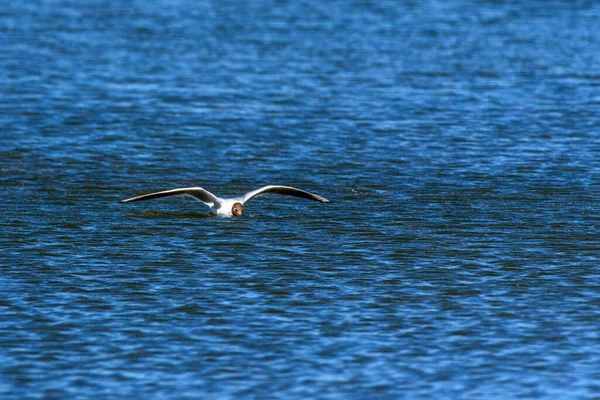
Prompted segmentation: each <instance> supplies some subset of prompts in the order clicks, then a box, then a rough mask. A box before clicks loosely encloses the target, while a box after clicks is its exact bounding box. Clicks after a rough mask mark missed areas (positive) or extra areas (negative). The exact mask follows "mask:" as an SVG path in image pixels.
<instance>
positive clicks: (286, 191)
mask: <svg viewBox="0 0 600 400" xmlns="http://www.w3.org/2000/svg"><path fill="white" fill-rule="evenodd" d="M264 194H282V195H287V196H295V197H301V198H303V199H308V200H315V201H320V202H321V203H330V201H329V200H327V199H326V198H324V197H321V196H318V195H316V194H313V193H310V192H307V191H305V190H300V189H296V188H293V187H291V186H276V185H269V186H264V187H261V188H260V189H256V190H253V191H251V192H248V193H246V194H245V195H244V197H242V204H244V203H246V202H247V201H249V200H251V199H252V198H254V197H256V196H262V195H264Z"/></svg>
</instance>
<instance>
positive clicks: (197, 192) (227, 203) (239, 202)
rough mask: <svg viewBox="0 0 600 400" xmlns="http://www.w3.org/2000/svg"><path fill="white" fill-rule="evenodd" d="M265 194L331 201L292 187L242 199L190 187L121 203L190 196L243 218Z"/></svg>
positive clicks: (273, 188) (254, 193)
mask: <svg viewBox="0 0 600 400" xmlns="http://www.w3.org/2000/svg"><path fill="white" fill-rule="evenodd" d="M265 194H280V195H287V196H295V197H301V198H303V199H308V200H315V201H320V202H321V203H330V201H329V200H327V199H326V198H324V197H321V196H318V195H316V194H313V193H310V192H307V191H305V190H301V189H296V188H294V187H291V186H279V185H268V186H263V187H261V188H260V189H256V190H253V191H251V192H248V193H246V194H245V195H243V196H241V197H233V198H229V199H224V198H220V197H217V196H215V195H214V194H212V193H211V192H209V191H208V190H206V189H203V188H201V187H188V188H179V189H171V190H164V191H162V192H155V193H149V194H143V195H141V196H136V197H131V198H129V199H125V200H121V201H120V203H131V202H134V201H140V200H150V199H158V198H160V197H167V196H188V197H193V198H194V199H196V200H200V201H201V202H203V203H204V204H206V205H207V206H209V207H210V211H211V212H212V213H213V214H215V215H217V216H219V217H241V216H242V214H243V213H244V204H246V202H248V201H250V200H251V199H253V198H254V197H256V196H262V195H265Z"/></svg>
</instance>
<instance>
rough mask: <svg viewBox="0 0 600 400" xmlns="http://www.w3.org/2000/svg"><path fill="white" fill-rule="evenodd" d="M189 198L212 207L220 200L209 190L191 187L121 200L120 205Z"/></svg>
mask: <svg viewBox="0 0 600 400" xmlns="http://www.w3.org/2000/svg"><path fill="white" fill-rule="evenodd" d="M182 195H183V196H189V197H193V198H194V199H196V200H200V201H201V202H203V203H204V204H206V205H208V206H209V207H211V206H212V205H213V204H215V203H217V202H218V201H219V198H218V197H217V196H215V195H214V194H212V193H211V192H209V191H208V190H205V189H202V188H201V187H190V188H179V189H171V190H165V191H162V192H156V193H149V194H143V195H141V196H136V197H132V198H129V199H125V200H121V201H120V202H119V203H130V202H132V201H140V200H151V199H158V198H160V197H167V196H182Z"/></svg>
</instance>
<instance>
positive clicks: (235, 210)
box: [231, 203, 244, 217]
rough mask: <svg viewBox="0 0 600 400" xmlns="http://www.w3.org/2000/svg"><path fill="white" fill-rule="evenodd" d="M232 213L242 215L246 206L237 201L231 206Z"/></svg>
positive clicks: (235, 215) (237, 215)
mask: <svg viewBox="0 0 600 400" xmlns="http://www.w3.org/2000/svg"><path fill="white" fill-rule="evenodd" d="M231 213H232V214H233V216H234V217H241V216H242V214H243V213H244V206H243V205H242V203H235V204H234V205H233V207H232V208H231Z"/></svg>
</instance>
